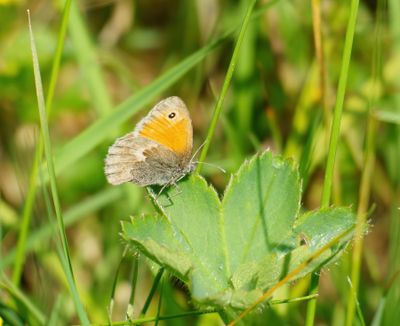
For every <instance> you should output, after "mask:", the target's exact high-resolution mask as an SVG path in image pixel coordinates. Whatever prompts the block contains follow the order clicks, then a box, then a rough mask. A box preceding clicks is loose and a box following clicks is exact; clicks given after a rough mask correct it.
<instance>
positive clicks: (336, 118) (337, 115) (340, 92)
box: [321, 0, 359, 208]
mask: <svg viewBox="0 0 400 326" xmlns="http://www.w3.org/2000/svg"><path fill="white" fill-rule="evenodd" d="M358 4H359V0H352V1H351V4H350V17H349V22H348V24H347V30H346V37H345V41H344V49H343V59H342V65H341V68H340V76H339V84H338V89H337V96H336V104H335V109H334V112H333V122H332V128H331V134H330V140H329V152H328V159H327V163H326V169H325V177H324V187H323V190H322V199H321V207H323V208H324V207H328V206H329V202H330V198H331V192H332V179H333V168H334V165H335V157H336V151H337V147H338V143H339V135H340V123H341V119H342V111H343V103H344V96H345V94H346V86H347V77H348V74H349V68H350V59H351V51H352V49H353V39H354V32H355V28H356V22H357V12H358Z"/></svg>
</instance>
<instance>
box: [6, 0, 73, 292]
mask: <svg viewBox="0 0 400 326" xmlns="http://www.w3.org/2000/svg"><path fill="white" fill-rule="evenodd" d="M70 7H71V0H67V1H66V2H65V5H64V10H63V15H62V20H61V26H60V31H59V33H58V41H57V47H56V52H55V55H54V61H53V65H52V68H51V76H50V83H49V89H48V92H47V97H46V107H47V115H50V112H51V108H52V103H53V96H54V90H55V87H56V81H57V77H58V72H59V68H60V62H61V55H62V52H63V48H64V41H65V35H66V31H67V25H68V17H69V11H70ZM42 156H43V138H42V136H40V137H39V144H38V146H37V147H36V151H35V156H34V160H33V165H32V170H31V173H30V176H29V183H28V191H27V197H26V199H25V203H24V209H23V212H22V222H21V229H20V232H19V236H18V243H17V254H16V259H15V263H14V269H13V275H12V281H13V283H14V284H15V285H18V284H19V281H20V278H21V273H22V267H23V264H24V262H25V256H26V238H27V235H28V230H29V225H30V221H31V217H32V210H33V204H34V202H35V195H36V180H37V175H38V170H39V164H40V162H41V160H42Z"/></svg>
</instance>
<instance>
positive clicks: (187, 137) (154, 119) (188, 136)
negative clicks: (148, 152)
mask: <svg viewBox="0 0 400 326" xmlns="http://www.w3.org/2000/svg"><path fill="white" fill-rule="evenodd" d="M134 134H135V135H136V136H140V137H143V138H147V139H150V140H153V141H155V142H156V143H158V144H161V145H163V146H165V147H166V148H168V149H169V150H171V151H172V152H173V153H175V154H176V155H177V156H178V157H182V159H183V160H189V159H190V156H191V153H192V147H193V127H192V121H191V119H190V115H189V111H188V109H187V107H186V105H185V103H183V101H182V100H181V99H180V98H179V97H177V96H172V97H168V98H166V99H165V100H163V101H161V102H159V103H158V104H157V105H156V106H155V107H154V108H153V109H152V110H151V111H150V112H149V114H148V115H147V116H146V117H145V118H144V119H143V120H142V121H140V122H139V123H138V125H137V126H136V128H135V130H134Z"/></svg>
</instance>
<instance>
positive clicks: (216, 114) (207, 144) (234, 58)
mask: <svg viewBox="0 0 400 326" xmlns="http://www.w3.org/2000/svg"><path fill="white" fill-rule="evenodd" d="M256 2H257V0H251V2H250V4H249V6H248V7H247V12H246V15H245V16H244V19H243V23H242V27H241V29H240V32H239V36H238V38H237V41H236V44H235V48H234V50H233V54H232V58H231V61H230V63H229V68H228V71H227V72H226V76H225V79H224V84H223V85H222V90H221V94H220V96H219V98H218V101H217V103H216V105H215V108H214V111H213V116H212V118H211V122H210V127H209V128H208V132H207V137H206V140H205V144H204V147H203V150H202V151H201V154H200V157H199V161H200V163H199V164H198V165H197V169H196V171H197V172H198V173H200V171H201V168H202V163H201V162H204V161H205V158H206V156H207V153H208V149H209V147H210V143H211V139H212V137H213V135H214V132H215V128H216V127H217V122H218V119H219V116H220V114H221V110H222V104H223V103H224V100H225V96H226V93H227V92H228V89H229V86H230V84H231V80H232V77H233V73H234V71H235V66H236V63H237V60H238V56H239V51H240V46H241V45H242V42H243V39H244V36H245V34H246V30H247V27H248V25H249V22H250V18H251V14H252V12H253V9H254V6H255V4H256Z"/></svg>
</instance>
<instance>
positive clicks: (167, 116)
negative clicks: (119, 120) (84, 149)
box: [104, 96, 196, 189]
mask: <svg viewBox="0 0 400 326" xmlns="http://www.w3.org/2000/svg"><path fill="white" fill-rule="evenodd" d="M192 148H193V127H192V120H191V119H190V115H189V111H188V109H187V107H186V105H185V103H184V102H183V101H182V100H181V99H180V98H179V97H177V96H172V97H168V98H166V99H164V100H162V101H161V102H159V103H158V104H156V105H155V106H154V107H153V108H152V109H151V110H150V112H149V113H148V114H147V116H145V117H144V118H143V119H142V120H141V121H140V122H139V123H138V124H137V125H136V127H135V129H134V130H133V132H130V133H128V134H127V135H125V136H123V137H121V138H118V139H117V140H116V141H115V143H114V144H113V145H112V146H110V148H109V149H108V153H107V156H106V159H105V168H104V171H105V175H106V178H107V181H108V182H109V183H110V184H112V185H119V184H122V183H125V182H133V183H135V184H137V185H139V186H149V185H160V186H163V187H162V189H164V188H165V187H167V186H169V185H172V184H176V182H177V181H179V180H180V179H182V178H183V177H184V176H185V175H186V174H188V173H190V172H192V171H193V170H194V169H195V167H196V162H193V158H192V156H191V155H192Z"/></svg>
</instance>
